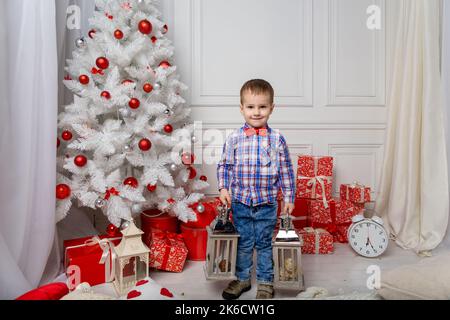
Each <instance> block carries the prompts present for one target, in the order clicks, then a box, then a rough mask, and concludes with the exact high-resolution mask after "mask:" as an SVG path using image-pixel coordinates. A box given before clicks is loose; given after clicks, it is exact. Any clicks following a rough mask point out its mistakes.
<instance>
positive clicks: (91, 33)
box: [88, 29, 97, 39]
mask: <svg viewBox="0 0 450 320" xmlns="http://www.w3.org/2000/svg"><path fill="white" fill-rule="evenodd" d="M96 32H97V31H95V30H94V29H92V30H90V31H89V32H88V36H89V38H91V39H94V35H95V33H96Z"/></svg>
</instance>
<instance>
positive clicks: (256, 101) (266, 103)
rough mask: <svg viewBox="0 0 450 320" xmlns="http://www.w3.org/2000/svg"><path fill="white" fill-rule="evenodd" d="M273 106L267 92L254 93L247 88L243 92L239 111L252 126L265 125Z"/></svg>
mask: <svg viewBox="0 0 450 320" xmlns="http://www.w3.org/2000/svg"><path fill="white" fill-rule="evenodd" d="M273 108H274V104H273V103H271V102H270V95H269V94H258V95H255V94H253V93H252V92H251V91H248V90H247V91H245V92H244V94H243V99H242V104H241V113H242V115H243V116H244V119H245V121H246V122H247V123H248V124H249V125H251V126H252V127H253V128H262V127H265V126H266V124H267V121H268V120H269V117H270V115H271V114H272V111H273Z"/></svg>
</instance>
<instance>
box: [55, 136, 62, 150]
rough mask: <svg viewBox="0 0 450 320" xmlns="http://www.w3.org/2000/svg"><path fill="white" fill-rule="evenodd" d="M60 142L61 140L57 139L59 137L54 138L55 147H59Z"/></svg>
mask: <svg viewBox="0 0 450 320" xmlns="http://www.w3.org/2000/svg"><path fill="white" fill-rule="evenodd" d="M60 144H61V141H60V140H59V138H56V147H57V148H59V145H60Z"/></svg>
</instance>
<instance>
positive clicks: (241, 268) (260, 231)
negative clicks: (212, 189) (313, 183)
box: [217, 79, 295, 299]
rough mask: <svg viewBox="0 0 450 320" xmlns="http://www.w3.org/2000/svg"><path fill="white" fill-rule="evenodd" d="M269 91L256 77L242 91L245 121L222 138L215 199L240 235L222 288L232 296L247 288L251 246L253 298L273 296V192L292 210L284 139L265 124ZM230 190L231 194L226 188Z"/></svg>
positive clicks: (289, 167)
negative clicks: (231, 275)
mask: <svg viewBox="0 0 450 320" xmlns="http://www.w3.org/2000/svg"><path fill="white" fill-rule="evenodd" d="M273 97H274V91H273V88H272V86H271V85H270V84H269V83H268V82H267V81H265V80H260V79H255V80H250V81H248V82H246V83H245V84H244V86H243V87H242V89H241V114H242V115H243V117H244V120H245V122H246V123H245V125H244V126H243V127H242V128H240V129H237V130H235V131H234V132H233V133H231V134H230V136H229V137H228V138H227V140H226V142H225V145H224V148H223V155H222V159H221V160H220V161H219V164H218V166H217V180H218V186H219V191H220V200H221V201H222V203H223V204H225V205H227V206H230V205H231V209H232V211H233V222H234V224H235V225H236V229H237V231H238V232H239V234H240V237H239V241H238V252H237V260H236V276H237V280H233V281H231V282H230V284H229V285H228V287H227V288H226V289H225V290H224V291H223V293H222V296H223V298H224V299H237V298H239V296H240V295H241V294H242V293H243V292H245V291H248V290H250V289H251V269H252V263H253V249H254V248H256V250H257V266H256V279H257V283H258V290H257V295H256V298H257V299H270V298H273V295H274V290H273V260H272V259H273V257H272V235H273V232H274V228H275V225H276V222H277V193H278V190H279V188H280V187H281V190H282V191H283V195H284V202H285V205H284V208H283V209H284V212H289V213H292V211H293V209H294V197H295V180H294V171H293V167H292V163H291V159H290V156H289V150H288V147H287V145H286V140H285V138H284V137H283V136H282V135H281V134H280V133H279V131H278V130H274V129H272V128H270V127H269V126H268V125H267V121H268V120H269V117H270V115H271V114H272V111H273V109H274V104H273ZM229 189H230V190H231V195H230V193H229V191H228V190H229Z"/></svg>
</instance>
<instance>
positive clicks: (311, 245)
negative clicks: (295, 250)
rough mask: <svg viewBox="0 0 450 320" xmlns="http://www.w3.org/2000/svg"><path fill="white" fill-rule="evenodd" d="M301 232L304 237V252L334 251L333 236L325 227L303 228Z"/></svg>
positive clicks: (325, 252)
mask: <svg viewBox="0 0 450 320" xmlns="http://www.w3.org/2000/svg"><path fill="white" fill-rule="evenodd" d="M299 234H300V235H301V237H302V240H303V245H302V253H303V254H329V253H333V251H334V245H333V236H332V235H331V234H330V233H329V232H328V231H327V230H325V229H314V228H310V227H308V228H303V229H302V230H300V232H299Z"/></svg>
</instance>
